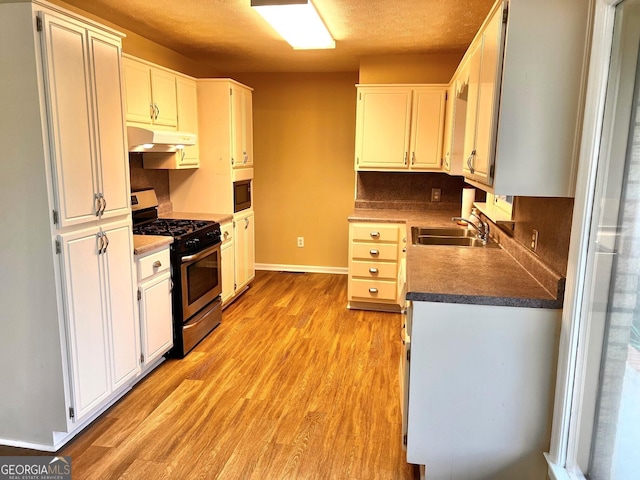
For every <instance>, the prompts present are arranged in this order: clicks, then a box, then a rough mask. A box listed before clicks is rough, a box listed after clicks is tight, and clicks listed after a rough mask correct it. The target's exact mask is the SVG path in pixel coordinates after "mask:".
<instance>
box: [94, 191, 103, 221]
mask: <svg viewBox="0 0 640 480" xmlns="http://www.w3.org/2000/svg"><path fill="white" fill-rule="evenodd" d="M93 206H94V207H95V209H96V217H99V216H100V210H101V208H102V202H100V194H99V193H94V194H93Z"/></svg>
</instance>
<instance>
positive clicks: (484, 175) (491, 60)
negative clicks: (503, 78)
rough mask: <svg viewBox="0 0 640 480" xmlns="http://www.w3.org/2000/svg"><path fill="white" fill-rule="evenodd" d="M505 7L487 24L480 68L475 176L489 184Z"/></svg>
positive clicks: (492, 157)
mask: <svg viewBox="0 0 640 480" xmlns="http://www.w3.org/2000/svg"><path fill="white" fill-rule="evenodd" d="M501 38H502V9H498V10H497V11H496V12H495V13H494V15H493V17H491V20H490V21H489V23H488V24H487V28H486V30H485V32H484V34H483V36H482V39H483V41H482V66H481V68H480V77H479V87H478V88H479V91H478V109H477V120H476V142H475V151H476V153H475V155H474V159H473V168H474V170H475V171H474V172H473V177H472V178H474V180H478V181H480V182H482V183H484V184H486V185H491V184H492V182H493V178H492V174H491V167H492V165H493V162H494V158H495V155H494V151H495V136H496V124H497V117H498V115H497V113H498V112H497V104H498V102H497V96H498V91H499V86H500V72H501V64H502V62H501V61H500V57H501V53H502V48H501V45H502V40H501Z"/></svg>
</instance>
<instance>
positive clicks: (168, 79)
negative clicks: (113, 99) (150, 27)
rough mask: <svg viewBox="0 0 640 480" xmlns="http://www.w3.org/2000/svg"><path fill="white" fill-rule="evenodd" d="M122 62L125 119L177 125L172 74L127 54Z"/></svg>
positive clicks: (166, 125)
mask: <svg viewBox="0 0 640 480" xmlns="http://www.w3.org/2000/svg"><path fill="white" fill-rule="evenodd" d="M122 65H123V68H124V85H125V99H126V106H127V107H126V108H127V110H126V112H127V115H126V118H127V122H133V123H137V124H146V125H159V126H161V127H166V128H169V129H175V128H176V127H177V125H178V109H177V108H178V107H177V97H176V78H175V76H174V75H172V74H171V73H169V72H166V71H164V70H161V69H159V68H155V67H153V66H151V65H149V64H148V63H146V62H141V61H138V60H136V59H134V58H130V57H123V59H122Z"/></svg>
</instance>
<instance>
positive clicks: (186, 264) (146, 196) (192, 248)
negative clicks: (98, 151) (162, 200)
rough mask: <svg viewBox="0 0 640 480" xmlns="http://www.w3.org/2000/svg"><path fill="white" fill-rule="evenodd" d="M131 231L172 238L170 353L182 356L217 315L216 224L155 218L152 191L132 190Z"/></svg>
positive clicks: (219, 314)
mask: <svg viewBox="0 0 640 480" xmlns="http://www.w3.org/2000/svg"><path fill="white" fill-rule="evenodd" d="M131 209H132V211H133V233H134V235H163V236H166V235H168V236H171V237H173V243H172V244H171V279H172V282H173V290H172V310H173V345H174V347H173V349H172V350H171V352H170V354H171V356H173V357H177V358H183V357H184V356H185V355H186V354H187V353H189V351H190V350H191V349H193V347H195V346H196V345H197V344H198V343H199V342H200V341H201V340H202V339H203V338H204V337H206V336H207V335H208V334H209V333H210V332H211V331H212V330H213V329H214V328H215V327H217V326H218V325H219V324H220V321H221V319H222V308H221V301H220V294H221V293H222V278H221V275H222V269H221V254H220V245H221V242H220V224H219V223H217V222H212V221H206V220H185V219H171V218H158V199H157V197H156V194H155V191H154V190H153V189H149V190H141V191H138V192H132V193H131Z"/></svg>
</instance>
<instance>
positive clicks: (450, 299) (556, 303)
mask: <svg viewBox="0 0 640 480" xmlns="http://www.w3.org/2000/svg"><path fill="white" fill-rule="evenodd" d="M406 298H407V300H411V301H414V302H434V303H464V304H467V305H487V306H494V307H519V308H544V309H550V310H556V309H562V304H563V301H562V299H553V300H552V299H544V298H518V297H488V296H477V295H460V294H442V293H427V292H407V297H406Z"/></svg>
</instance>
